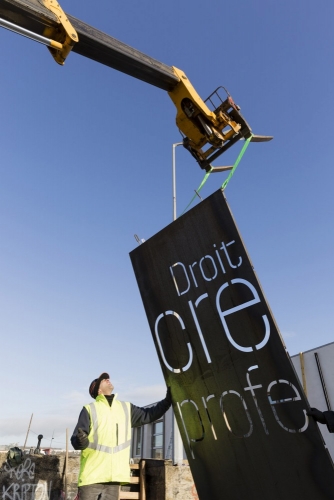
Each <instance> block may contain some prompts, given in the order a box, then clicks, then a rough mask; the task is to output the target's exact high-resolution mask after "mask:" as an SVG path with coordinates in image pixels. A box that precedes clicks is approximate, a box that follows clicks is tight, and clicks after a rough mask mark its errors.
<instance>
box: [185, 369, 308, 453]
mask: <svg viewBox="0 0 334 500" xmlns="http://www.w3.org/2000/svg"><path fill="white" fill-rule="evenodd" d="M258 368H259V367H258V366H257V365H254V366H250V367H249V368H248V370H247V373H246V380H247V382H248V385H247V386H246V387H245V388H244V391H245V393H246V394H245V396H243V395H242V394H240V393H239V392H237V391H235V390H233V389H228V390H225V391H223V392H222V394H221V395H220V396H219V405H220V409H221V414H222V417H223V419H224V421H225V424H226V428H227V430H228V432H230V433H231V434H233V435H234V436H235V437H237V438H244V439H246V438H248V437H250V436H251V434H252V432H253V429H254V425H253V420H252V416H251V412H250V410H249V408H248V405H247V403H246V400H245V398H246V396H247V394H251V396H252V400H253V402H254V403H255V408H256V411H257V414H258V416H259V418H260V421H261V423H262V427H263V430H264V433H265V434H266V435H269V430H268V426H267V423H266V422H265V420H264V416H263V413H262V411H261V409H260V407H259V404H258V401H257V399H256V397H255V389H256V390H259V389H263V385H262V384H256V385H252V384H251V381H250V375H249V372H251V371H253V370H255V369H258ZM276 384H287V385H288V386H289V387H290V388H291V389H292V390H293V392H294V396H293V397H290V398H285V399H280V400H277V401H274V400H273V399H272V398H271V395H270V391H271V389H272V387H273V386H275V385H276ZM266 394H267V395H268V400H269V403H270V405H271V409H272V411H273V415H274V417H275V420H274V421H275V422H277V423H278V424H279V425H280V427H281V428H282V429H284V430H285V431H286V432H290V433H297V432H305V431H306V429H307V428H308V423H309V419H308V416H307V415H306V410H305V409H300V411H301V412H302V414H303V418H304V419H305V423H304V424H303V426H302V427H300V428H297V429H289V428H288V427H286V426H285V425H284V424H283V423H282V422H281V420H280V419H279V417H278V414H277V411H276V408H275V406H276V405H280V404H284V403H287V402H295V401H300V400H301V397H300V394H299V392H298V390H297V388H296V387H295V386H294V385H293V384H292V383H291V382H288V381H287V380H278V381H277V380H274V381H273V382H270V383H269V385H268V388H267V390H266ZM236 398H237V399H236ZM213 399H216V395H215V394H210V395H209V396H207V397H206V398H205V397H204V396H202V397H200V401H201V403H202V405H203V409H202V412H203V413H202V412H201V409H200V407H199V406H198V405H197V404H196V402H195V401H193V400H190V399H185V400H184V401H182V402H181V403H178V402H177V403H176V405H177V409H178V412H179V414H180V418H181V421H182V424H183V428H184V431H185V434H186V438H187V443H188V446H189V449H190V452H191V456H192V458H193V459H195V454H194V444H195V443H197V442H200V441H203V440H204V439H206V435H205V431H204V420H205V418H206V419H207V422H208V424H209V426H210V428H211V431H212V435H213V438H214V440H215V441H217V440H219V438H218V437H217V433H216V431H215V429H214V426H213V423H212V419H211V416H210V409H209V407H208V402H209V401H210V400H213ZM233 400H234V401H238V402H239V404H238V403H237V405H235V403H231V402H232V401H233ZM185 404H191V405H193V407H194V408H195V410H196V413H195V418H196V419H197V420H198V423H199V425H200V426H201V428H202V430H203V431H202V435H201V436H198V437H197V438H191V437H190V432H189V431H188V429H187V423H186V422H185V420H184V417H183V414H182V410H181V406H183V405H185ZM231 404H232V405H233V407H234V412H235V413H236V414H237V415H240V412H241V411H243V412H244V414H245V416H246V419H247V421H248V424H249V428H248V429H245V431H244V432H243V433H242V434H238V433H237V431H236V430H235V429H233V427H232V425H231V424H230V422H229V420H228V417H227V414H226V409H225V406H230V405H231ZM202 417H203V418H202ZM192 425H193V419H192Z"/></svg>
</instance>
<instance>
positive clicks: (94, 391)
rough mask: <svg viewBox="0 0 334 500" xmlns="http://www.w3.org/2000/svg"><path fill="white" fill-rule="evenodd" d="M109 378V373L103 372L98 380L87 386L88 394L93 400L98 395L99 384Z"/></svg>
mask: <svg viewBox="0 0 334 500" xmlns="http://www.w3.org/2000/svg"><path fill="white" fill-rule="evenodd" d="M107 378H110V377H109V373H106V372H103V373H101V375H100V376H99V377H98V378H95V379H94V380H93V382H92V383H91V384H90V386H89V394H90V395H91V396H92V398H93V399H96V396H97V395H98V392H99V388H100V383H101V382H102V380H105V379H107Z"/></svg>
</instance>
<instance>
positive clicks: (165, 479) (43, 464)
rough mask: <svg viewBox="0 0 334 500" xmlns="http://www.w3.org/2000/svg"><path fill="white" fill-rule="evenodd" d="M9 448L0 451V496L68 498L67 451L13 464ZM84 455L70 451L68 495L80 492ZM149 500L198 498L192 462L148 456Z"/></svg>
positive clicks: (29, 499) (16, 499) (48, 499)
mask: <svg viewBox="0 0 334 500" xmlns="http://www.w3.org/2000/svg"><path fill="white" fill-rule="evenodd" d="M6 457H7V452H0V500H65V453H59V454H57V455H25V459H24V461H23V463H22V464H21V465H18V466H17V467H10V465H9V464H8V463H7V461H6ZM79 461H80V456H79V455H78V454H71V453H69V456H68V464H67V498H66V500H74V499H75V496H76V494H77V481H78V473H79ZM145 470H146V500H198V496H197V493H196V489H195V485H194V482H193V479H192V475H191V472H190V468H189V465H188V463H187V462H186V461H184V463H183V465H180V466H173V465H172V463H171V461H170V460H151V459H146V460H145Z"/></svg>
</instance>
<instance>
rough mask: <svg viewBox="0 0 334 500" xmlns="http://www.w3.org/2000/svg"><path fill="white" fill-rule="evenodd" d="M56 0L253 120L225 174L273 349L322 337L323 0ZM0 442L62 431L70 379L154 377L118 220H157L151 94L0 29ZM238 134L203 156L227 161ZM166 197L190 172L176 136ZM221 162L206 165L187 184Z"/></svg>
mask: <svg viewBox="0 0 334 500" xmlns="http://www.w3.org/2000/svg"><path fill="white" fill-rule="evenodd" d="M61 5H62V7H63V9H64V10H65V11H66V12H68V13H70V14H72V15H73V16H75V17H77V18H79V19H81V20H83V21H85V22H87V23H88V24H91V25H92V26H95V27H96V28H99V29H101V30H102V31H105V32H106V33H108V34H110V35H112V36H113V37H115V38H117V39H119V40H121V41H123V42H125V43H127V44H129V45H131V46H133V47H135V48H137V49H138V50H141V51H142V52H144V53H146V54H148V55H150V56H152V57H154V58H156V59H158V60H160V61H162V62H164V63H165V64H168V65H170V66H172V65H173V66H176V67H178V68H180V69H182V70H183V71H184V72H185V73H186V74H187V76H188V77H189V79H190V81H191V82H192V84H193V85H194V87H195V88H196V90H197V91H198V93H199V94H200V95H201V96H202V97H203V98H206V97H207V96H208V95H209V94H210V93H211V92H212V91H213V90H214V89H215V88H216V87H218V86H219V85H224V86H225V87H227V89H228V90H229V92H230V93H231V94H232V96H233V98H234V100H235V101H236V102H237V103H238V104H239V105H240V106H241V111H242V113H243V115H244V116H245V118H246V119H247V121H248V122H249V123H250V125H251V127H252V129H253V132H255V133H258V134H267V135H274V140H273V141H272V142H270V143H267V144H251V145H250V146H249V148H248V150H247V152H246V154H245V156H244V158H243V160H242V162H241V163H240V165H239V167H238V169H237V171H236V173H235V175H234V177H233V179H232V180H231V182H230V183H229V185H228V187H227V189H226V196H227V200H228V202H229V204H230V207H231V209H232V212H233V214H234V216H235V218H236V221H237V224H238V227H239V230H240V232H241V235H242V237H243V239H244V242H245V245H246V247H247V249H248V252H249V254H250V257H251V259H252V261H253V264H254V266H255V270H256V272H257V274H258V277H259V279H260V282H261V284H262V286H263V289H264V293H265V295H266V297H267V299H268V302H269V304H270V306H271V308H272V311H273V314H274V316H275V318H276V320H277V323H278V326H279V328H280V330H281V332H282V335H283V337H284V339H285V341H286V344H287V347H288V351H289V352H290V354H291V355H293V354H296V353H298V352H299V351H305V350H308V349H311V348H314V347H317V346H320V345H323V344H326V343H328V342H332V341H333V333H332V332H333V322H334V307H333V295H334V294H333V292H334V285H333V282H334V264H333V209H334V199H333V180H334V175H333V160H332V155H333V152H332V131H333V126H332V116H331V111H332V108H333V104H334V103H333V91H332V82H333V46H334V44H333V42H334V40H333V38H334V29H333V19H334V4H332V3H331V2H328V1H322V0H320V1H319V2H317V3H315V2H310V1H308V0H303V1H298V0H295V1H293V2H290V1H288V0H281V1H280V2H274V1H272V0H257V1H255V0H247V1H246V0H241V1H239V2H235V3H231V2H218V1H214V0H208V1H207V2H206V3H205V6H204V4H203V2H200V1H199V0H192V2H190V1H181V2H180V1H176V0H170V1H169V2H159V1H153V0H151V1H149V0H143V1H141V2H138V1H137V0H126V1H123V2H110V0H100V1H99V2H98V3H96V2H92V1H90V0H85V2H82V0H80V1H79V0H63V1H62V3H61ZM0 43H1V46H2V50H1V53H0V64H1V68H2V71H1V76H0V82H1V97H0V99H1V116H2V120H1V123H0V128H1V133H0V144H1V163H0V174H1V182H0V231H1V239H0V300H1V306H0V307H1V314H0V332H1V339H2V340H1V363H0V375H1V380H2V381H3V383H2V384H1V388H0V399H1V402H2V405H1V408H2V411H1V416H0V444H8V443H11V442H19V444H20V445H22V444H23V442H24V439H25V434H26V431H27V427H28V424H29V419H30V416H31V414H32V413H34V417H33V421H32V427H31V433H30V435H29V439H28V445H32V446H33V445H35V444H36V443H37V434H39V433H42V434H43V435H44V436H45V438H44V440H43V441H42V445H44V446H48V445H49V444H50V441H51V437H52V435H54V440H53V443H54V446H64V443H65V432H66V428H69V432H70V434H71V432H72V430H73V428H74V425H75V423H76V419H77V416H78V414H79V411H80V408H81V406H82V405H83V404H85V403H87V402H89V401H90V398H89V395H88V386H89V384H90V382H91V381H92V379H93V378H95V377H97V376H98V375H99V374H100V373H101V372H102V371H105V370H107V371H109V372H110V376H111V378H112V380H113V383H114V385H115V391H116V392H117V393H118V394H119V397H120V398H121V399H126V400H130V401H132V402H133V403H135V404H139V405H145V404H149V403H151V402H153V401H156V400H158V399H160V398H162V397H163V396H164V393H165V384H164V381H163V377H162V374H161V370H160V367H159V363H158V360H157V355H156V353H155V349H154V346H153V341H152V339H151V334H150V332H149V329H148V325H147V321H146V317H145V313H144V309H143V306H142V303H141V299H140V296H139V292H138V288H137V284H136V281H135V278H134V274H133V271H132V267H131V263H130V258H129V252H130V251H131V250H133V249H134V248H135V247H136V246H137V243H136V241H135V238H134V234H137V235H138V236H139V237H140V238H145V239H148V238H149V237H150V236H152V235H154V234H155V233H156V232H158V231H159V230H160V229H162V228H163V227H165V226H166V225H168V224H169V223H170V222H171V220H172V177H171V167H172V162H171V158H172V144H173V143H175V142H179V141H180V135H179V132H178V130H177V128H176V126H175V114H176V113H175V108H174V105H173V103H172V101H171V100H170V99H169V97H168V94H167V93H166V92H164V91H162V90H160V89H156V88H154V87H153V86H150V85H148V84H145V83H143V82H141V81H139V80H136V79H133V78H131V77H130V76H127V75H124V74H122V73H119V72H117V71H114V70H112V69H110V68H107V67H104V66H101V65H99V64H97V63H95V62H93V61H90V60H88V59H85V58H83V57H81V56H78V55H76V54H74V53H73V54H71V55H70V56H69V57H68V59H67V61H66V64H65V66H64V67H60V66H58V65H57V64H56V63H55V62H54V61H53V59H52V58H51V56H50V55H49V52H48V51H47V49H46V48H45V47H43V46H42V45H40V44H37V43H35V42H32V41H30V40H27V39H25V38H23V37H20V36H18V35H15V34H13V33H10V32H9V31H7V30H4V29H1V30H0ZM240 147H241V144H240V145H236V146H235V147H234V148H232V149H231V150H230V151H229V152H228V153H227V154H226V155H224V156H223V157H221V159H219V161H218V162H216V163H215V164H216V165H218V164H230V163H231V162H233V161H234V159H235V158H236V156H237V154H238V152H239V150H240ZM176 167H177V211H178V214H180V213H181V212H182V211H183V209H184V208H185V207H186V206H187V204H188V202H189V201H190V199H191V198H192V196H193V193H194V189H196V188H197V187H198V186H199V184H200V182H201V180H202V178H203V171H202V170H201V169H200V168H199V167H198V165H197V164H196V162H195V160H193V158H192V157H191V156H190V155H189V153H187V152H186V151H185V150H183V148H181V147H179V148H177V151H176ZM225 178H226V175H224V174H214V175H211V176H210V178H209V180H208V182H207V183H206V185H205V187H204V188H203V190H202V192H201V195H202V196H203V197H206V196H208V195H210V194H211V193H213V192H214V191H215V190H217V189H218V188H219V187H220V185H221V184H222V182H223V181H224V180H225Z"/></svg>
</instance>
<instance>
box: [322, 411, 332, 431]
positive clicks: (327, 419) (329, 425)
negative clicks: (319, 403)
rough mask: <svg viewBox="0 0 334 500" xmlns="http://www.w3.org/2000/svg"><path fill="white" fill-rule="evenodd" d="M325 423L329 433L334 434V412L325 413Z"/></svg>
mask: <svg viewBox="0 0 334 500" xmlns="http://www.w3.org/2000/svg"><path fill="white" fill-rule="evenodd" d="M323 415H324V417H325V423H326V425H327V429H328V430H329V432H334V411H324V412H323Z"/></svg>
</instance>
